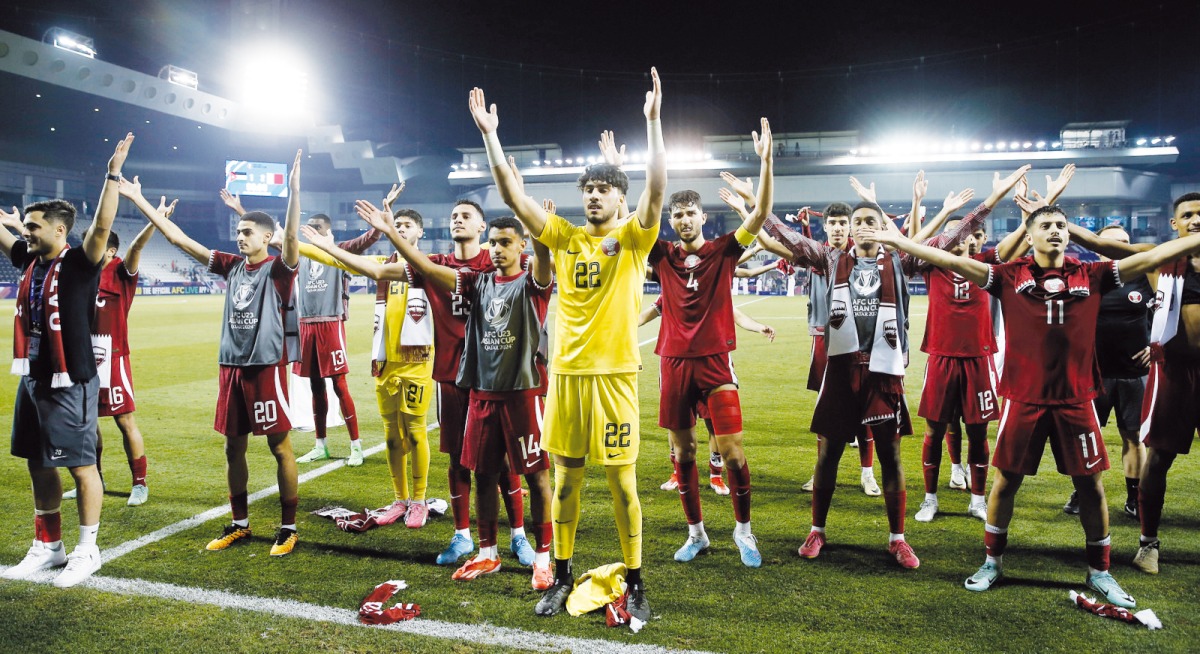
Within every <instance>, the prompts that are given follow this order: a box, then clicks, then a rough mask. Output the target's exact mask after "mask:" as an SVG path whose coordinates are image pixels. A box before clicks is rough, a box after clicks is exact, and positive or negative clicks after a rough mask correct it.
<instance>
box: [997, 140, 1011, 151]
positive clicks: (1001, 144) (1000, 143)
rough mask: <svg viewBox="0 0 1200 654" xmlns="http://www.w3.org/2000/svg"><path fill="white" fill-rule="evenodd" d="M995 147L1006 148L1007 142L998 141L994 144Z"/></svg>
mask: <svg viewBox="0 0 1200 654" xmlns="http://www.w3.org/2000/svg"><path fill="white" fill-rule="evenodd" d="M996 149H997V150H1007V149H1008V144H1007V143H1005V142H1004V141H1000V142H999V143H997V144H996Z"/></svg>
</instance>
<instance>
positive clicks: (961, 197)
mask: <svg viewBox="0 0 1200 654" xmlns="http://www.w3.org/2000/svg"><path fill="white" fill-rule="evenodd" d="M974 197H975V189H970V188H968V189H963V190H962V191H960V192H959V193H954V192H953V191H951V192H950V195H947V196H946V201H945V202H943V203H942V210H943V211H946V212H948V213H954V212H956V211H958V210H959V209H962V208H963V207H965V206H967V203H968V202H970V201H971V198H974Z"/></svg>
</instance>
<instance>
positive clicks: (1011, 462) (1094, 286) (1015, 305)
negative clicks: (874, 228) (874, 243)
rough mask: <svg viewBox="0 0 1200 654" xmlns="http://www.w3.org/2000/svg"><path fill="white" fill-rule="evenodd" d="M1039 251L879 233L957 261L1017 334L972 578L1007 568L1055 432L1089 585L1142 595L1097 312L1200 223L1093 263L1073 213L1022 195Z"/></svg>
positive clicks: (990, 577)
mask: <svg viewBox="0 0 1200 654" xmlns="http://www.w3.org/2000/svg"><path fill="white" fill-rule="evenodd" d="M1018 203H1019V204H1021V206H1022V209H1023V210H1025V211H1027V212H1028V213H1029V217H1028V218H1026V219H1025V228H1026V231H1027V236H1026V238H1027V239H1028V240H1029V242H1030V244H1031V245H1032V247H1033V256H1032V257H1025V258H1022V259H1018V260H1016V261H1012V262H1009V263H1006V264H1001V265H989V264H986V263H983V262H980V261H975V260H973V259H970V258H967V257H956V256H954V255H951V254H948V253H944V252H941V251H940V250H935V249H933V248H929V247H925V246H923V245H920V244H917V243H914V242H912V241H910V240H908V239H905V238H903V237H899V236H896V235H895V234H892V233H880V234H876V235H874V238H876V239H880V240H882V241H883V242H885V243H887V244H889V245H893V246H895V247H897V248H899V249H901V250H903V251H905V252H908V253H910V254H913V255H916V256H919V257H921V258H922V259H925V260H927V261H929V262H930V263H933V264H934V265H937V266H940V267H943V268H948V269H950V270H953V271H955V272H957V273H958V274H960V275H962V276H963V277H966V278H967V279H968V280H970V281H972V282H974V283H975V284H978V285H979V286H981V287H983V288H984V289H985V290H987V291H988V292H989V293H992V294H993V295H996V296H997V297H999V298H1000V302H1001V304H1002V306H1003V309H1004V328H1005V331H1006V332H1007V335H1008V342H1009V343H1010V344H1012V347H1010V348H1009V350H1008V352H1007V355H1006V362H1005V367H1004V373H1003V375H1002V377H1001V380H1000V395H1002V396H1004V398H1005V404H1004V409H1003V413H1002V415H1001V418H1000V429H999V433H998V434H997V437H996V452H995V456H994V458H993V461H992V463H993V465H994V466H995V467H996V469H997V472H996V480H995V482H994V483H993V484H992V491H991V495H989V497H988V519H987V525H986V527H985V533H984V544H985V547H986V549H987V558H986V560H985V561H984V564H983V565H982V566H981V567H980V568H979V570H978V571H977V572H976V573H975V574H973V575H971V576H970V577H968V578H967V580H966V582H965V586H966V588H967V589H968V590H973V591H984V590H987V589H989V588H991V587H992V586H993V585H995V584H996V582H997V581H999V580H1000V578H1001V570H1002V565H1003V555H1004V550H1005V548H1006V546H1007V544H1008V527H1009V523H1010V521H1011V519H1012V512H1013V506H1014V500H1015V498H1016V493H1017V490H1018V489H1019V488H1020V486H1021V482H1022V481H1023V480H1024V478H1025V475H1030V474H1035V473H1036V472H1037V468H1038V462H1039V461H1040V459H1041V457H1042V452H1043V450H1044V448H1045V445H1046V441H1047V440H1050V442H1051V450H1052V451H1053V453H1054V458H1055V462H1056V463H1057V465H1058V470H1059V472H1061V473H1063V474H1067V475H1070V476H1071V481H1072V483H1073V484H1074V486H1075V489H1076V491H1078V493H1079V509H1080V522H1081V523H1082V525H1083V530H1084V535H1085V537H1086V539H1087V546H1086V553H1087V561H1088V574H1087V585H1088V587H1089V588H1091V589H1093V590H1095V591H1096V592H1097V593H1099V594H1100V595H1103V596H1104V598H1105V600H1106V601H1108V602H1110V603H1113V604H1116V605H1118V606H1123V607H1127V608H1129V607H1133V606H1134V605H1135V601H1134V599H1133V598H1132V597H1131V596H1130V595H1129V594H1128V593H1126V592H1125V591H1124V590H1123V589H1122V588H1121V587H1120V585H1118V584H1117V582H1116V580H1115V579H1113V576H1112V574H1111V573H1110V572H1109V551H1110V539H1109V534H1108V505H1107V504H1106V503H1105V499H1104V486H1103V484H1102V483H1101V474H1102V473H1103V471H1104V470H1106V469H1107V468H1108V454H1107V452H1106V450H1105V448H1104V439H1103V437H1102V435H1101V433H1100V426H1099V424H1098V422H1097V418H1096V413H1095V408H1094V406H1093V405H1092V403H1091V400H1092V399H1094V398H1095V397H1096V396H1097V395H1098V394H1099V392H1100V390H1101V388H1102V383H1101V379H1100V374H1099V369H1098V367H1097V366H1096V364H1095V338H1096V318H1097V315H1098V314H1099V311H1100V303H1101V296H1102V295H1103V294H1104V293H1105V292H1107V291H1110V290H1112V289H1114V288H1117V287H1119V286H1121V285H1122V284H1124V283H1125V282H1127V281H1129V280H1133V279H1137V278H1138V277H1142V276H1144V275H1146V274H1147V273H1148V272H1151V271H1153V270H1155V269H1156V268H1158V267H1159V266H1162V265H1163V264H1165V263H1167V262H1170V261H1174V260H1178V259H1179V258H1180V257H1183V256H1184V255H1188V254H1193V253H1196V252H1200V233H1198V234H1195V235H1192V236H1188V237H1186V238H1179V239H1176V240H1174V241H1171V242H1169V243H1164V244H1163V245H1160V246H1158V247H1156V248H1154V249H1152V250H1150V251H1147V252H1141V253H1138V254H1135V255H1132V256H1130V257H1128V258H1125V259H1122V260H1120V261H1101V262H1092V263H1085V262H1080V261H1078V260H1076V259H1073V258H1068V257H1067V256H1066V248H1067V244H1068V243H1069V242H1070V236H1069V233H1068V231H1067V223H1068V220H1067V217H1066V214H1065V213H1063V211H1062V209H1061V208H1059V207H1057V206H1045V205H1044V204H1042V203H1039V202H1030V201H1028V200H1026V199H1025V198H1018Z"/></svg>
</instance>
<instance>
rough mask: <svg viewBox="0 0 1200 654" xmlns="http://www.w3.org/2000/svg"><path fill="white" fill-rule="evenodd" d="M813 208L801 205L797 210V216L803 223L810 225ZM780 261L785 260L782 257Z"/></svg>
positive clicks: (806, 225)
mask: <svg viewBox="0 0 1200 654" xmlns="http://www.w3.org/2000/svg"><path fill="white" fill-rule="evenodd" d="M811 210H812V207H800V210H799V211H797V212H796V217H797V218H799V219H800V224H801V225H804V226H805V227H808V218H809V212H810V211H811ZM780 261H783V259H780Z"/></svg>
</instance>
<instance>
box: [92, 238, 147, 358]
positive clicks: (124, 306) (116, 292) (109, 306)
mask: <svg viewBox="0 0 1200 654" xmlns="http://www.w3.org/2000/svg"><path fill="white" fill-rule="evenodd" d="M137 282H138V276H137V273H133V274H130V272H129V271H128V270H126V269H125V262H124V261H121V259H120V258H119V257H113V260H112V261H110V262H109V264H108V265H107V266H105V267H104V270H102V271H100V290H99V292H98V293H97V294H96V317H95V319H94V320H93V321H92V336H93V337H96V336H98V337H101V338H104V337H107V338H109V339H111V342H112V351H111V352H110V354H111V356H112V358H114V359H116V358H118V357H123V356H127V355H128V354H129V323H128V318H129V308H130V307H131V306H133V296H134V295H135V294H136V293H137Z"/></svg>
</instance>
